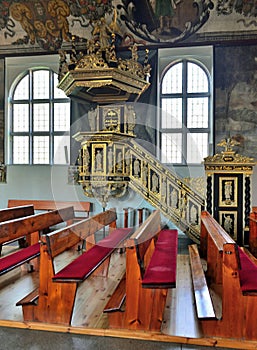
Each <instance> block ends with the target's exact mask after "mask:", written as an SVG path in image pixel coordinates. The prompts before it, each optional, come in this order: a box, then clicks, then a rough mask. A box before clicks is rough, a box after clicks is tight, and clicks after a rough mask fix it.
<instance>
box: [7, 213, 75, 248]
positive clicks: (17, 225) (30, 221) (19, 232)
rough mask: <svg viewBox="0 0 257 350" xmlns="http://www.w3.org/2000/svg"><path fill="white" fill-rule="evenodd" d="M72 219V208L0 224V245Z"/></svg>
mask: <svg viewBox="0 0 257 350" xmlns="http://www.w3.org/2000/svg"><path fill="white" fill-rule="evenodd" d="M73 218H74V210H73V207H67V208H63V209H59V210H53V211H50V212H46V213H39V214H34V215H30V216H27V217H22V218H17V219H13V220H8V221H5V222H2V223H0V244H3V243H5V242H8V241H12V240H16V239H19V238H20V237H24V236H26V235H28V234H30V233H34V232H37V231H42V230H44V229H46V228H49V227H51V226H54V225H57V224H59V223H61V222H65V221H67V222H70V220H73Z"/></svg>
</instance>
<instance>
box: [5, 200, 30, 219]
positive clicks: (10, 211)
mask: <svg viewBox="0 0 257 350" xmlns="http://www.w3.org/2000/svg"><path fill="white" fill-rule="evenodd" d="M33 214H35V212H34V206H33V205H32V204H29V205H22V206H17V207H15V208H4V209H0V222H4V221H8V220H12V219H17V218H21V217H23V216H28V215H33Z"/></svg>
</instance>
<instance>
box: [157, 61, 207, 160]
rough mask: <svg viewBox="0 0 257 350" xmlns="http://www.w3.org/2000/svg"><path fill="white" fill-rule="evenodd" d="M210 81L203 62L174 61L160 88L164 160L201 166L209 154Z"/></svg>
mask: <svg viewBox="0 0 257 350" xmlns="http://www.w3.org/2000/svg"><path fill="white" fill-rule="evenodd" d="M210 97H211V93H210V79H209V75H208V72H207V70H206V69H205V68H204V66H203V65H201V64H200V63H199V62H197V61H194V60H189V59H182V60H176V61H175V62H172V63H171V64H170V65H169V66H168V67H167V68H166V69H165V70H164V73H163V74H162V77H161V86H160V106H161V112H160V131H161V138H160V142H161V147H160V149H161V161H162V162H163V163H167V164H179V165H180V164H181V165H183V164H200V163H201V162H202V161H203V158H204V157H206V156H207V155H208V152H209V135H210Z"/></svg>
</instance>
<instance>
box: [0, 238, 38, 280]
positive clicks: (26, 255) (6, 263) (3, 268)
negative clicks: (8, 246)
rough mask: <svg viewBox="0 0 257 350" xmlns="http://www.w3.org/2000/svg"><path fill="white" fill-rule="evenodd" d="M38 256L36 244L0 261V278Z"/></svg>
mask: <svg viewBox="0 0 257 350" xmlns="http://www.w3.org/2000/svg"><path fill="white" fill-rule="evenodd" d="M39 254H40V244H39V243H36V244H33V245H31V246H29V247H27V248H23V249H21V250H18V251H17V252H14V253H12V254H10V255H7V256H4V257H3V258H1V259H0V276H1V275H3V274H4V273H6V272H8V271H11V270H13V269H14V268H15V267H18V266H20V265H22V264H24V263H25V262H27V261H29V260H31V259H33V258H36V257H37V256H39Z"/></svg>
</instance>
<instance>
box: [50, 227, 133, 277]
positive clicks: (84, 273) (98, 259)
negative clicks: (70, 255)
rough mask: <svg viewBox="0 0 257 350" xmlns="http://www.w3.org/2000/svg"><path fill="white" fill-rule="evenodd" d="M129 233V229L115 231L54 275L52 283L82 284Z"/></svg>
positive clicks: (130, 230)
mask: <svg viewBox="0 0 257 350" xmlns="http://www.w3.org/2000/svg"><path fill="white" fill-rule="evenodd" d="M131 232H132V229H131V228H118V229H115V230H114V231H113V232H111V234H110V235H109V236H107V237H106V238H104V239H102V240H101V241H100V242H98V243H97V245H95V246H93V247H92V248H91V249H89V250H87V251H86V252H84V253H83V254H82V255H80V256H79V257H78V258H77V259H75V260H74V261H73V262H72V263H70V264H69V265H67V266H66V267H64V268H63V269H62V270H61V271H59V272H58V273H56V274H55V275H54V277H53V281H63V282H65V281H77V282H82V281H83V280H85V279H86V278H87V277H88V276H89V275H90V274H91V273H93V272H94V271H95V270H96V268H97V267H98V266H99V265H100V264H101V263H102V262H103V261H104V260H105V259H107V258H108V257H109V256H110V254H111V253H112V252H113V251H114V250H115V249H116V248H117V247H118V246H119V244H120V243H121V242H123V241H124V240H125V239H126V238H127V237H128V236H129V235H130V234H131Z"/></svg>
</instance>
